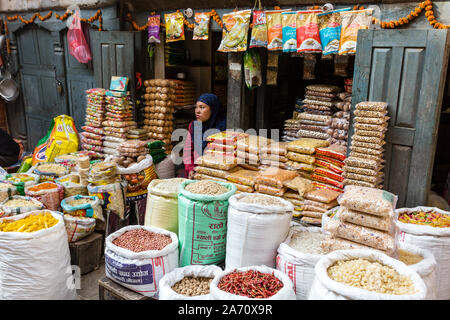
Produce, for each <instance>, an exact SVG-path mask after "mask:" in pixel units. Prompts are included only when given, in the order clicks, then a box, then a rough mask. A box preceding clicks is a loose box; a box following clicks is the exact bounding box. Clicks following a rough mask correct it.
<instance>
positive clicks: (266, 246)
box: [225, 193, 294, 269]
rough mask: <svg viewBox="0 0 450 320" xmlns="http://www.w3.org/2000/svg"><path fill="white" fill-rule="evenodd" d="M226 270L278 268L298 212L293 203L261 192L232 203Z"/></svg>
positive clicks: (244, 195) (242, 194) (239, 198)
mask: <svg viewBox="0 0 450 320" xmlns="http://www.w3.org/2000/svg"><path fill="white" fill-rule="evenodd" d="M229 203H230V207H229V210H228V222H227V227H228V230H227V242H226V258H225V268H226V269H230V268H240V267H248V266H255V265H266V266H268V267H271V268H273V267H275V264H276V256H277V249H278V246H279V245H280V243H281V242H283V241H284V240H285V239H286V236H287V235H288V233H289V227H290V224H291V220H292V214H293V212H294V206H293V204H292V203H291V202H289V201H287V200H284V199H282V198H280V197H275V196H270V195H266V194H261V193H240V194H237V195H234V196H232V197H231V198H230V200H229Z"/></svg>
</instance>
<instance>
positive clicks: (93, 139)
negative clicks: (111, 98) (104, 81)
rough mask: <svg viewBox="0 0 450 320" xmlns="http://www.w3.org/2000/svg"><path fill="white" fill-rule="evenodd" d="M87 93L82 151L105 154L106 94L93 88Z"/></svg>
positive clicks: (103, 90)
mask: <svg viewBox="0 0 450 320" xmlns="http://www.w3.org/2000/svg"><path fill="white" fill-rule="evenodd" d="M85 93H86V119H85V123H84V126H83V127H82V129H83V130H84V131H83V132H80V135H81V142H82V149H83V150H88V151H94V152H98V153H100V154H103V139H104V132H103V125H102V123H103V121H104V120H105V94H106V90H105V89H103V88H92V89H88V90H86V91H85Z"/></svg>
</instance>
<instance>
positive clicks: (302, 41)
mask: <svg viewBox="0 0 450 320" xmlns="http://www.w3.org/2000/svg"><path fill="white" fill-rule="evenodd" d="M321 12H322V11H321V10H309V11H297V52H309V53H313V52H322V45H321V44H320V34H319V20H318V17H317V15H318V14H319V13H321Z"/></svg>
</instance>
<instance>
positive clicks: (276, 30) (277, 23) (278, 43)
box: [266, 10, 289, 51]
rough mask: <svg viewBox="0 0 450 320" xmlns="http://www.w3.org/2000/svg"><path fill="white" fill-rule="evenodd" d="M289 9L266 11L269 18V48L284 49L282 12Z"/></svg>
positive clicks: (267, 18) (272, 49)
mask: <svg viewBox="0 0 450 320" xmlns="http://www.w3.org/2000/svg"><path fill="white" fill-rule="evenodd" d="M285 11H289V10H271V11H266V20H267V42H268V44H267V49H268V50H271V51H274V50H282V49H283V31H282V24H281V13H282V12H285Z"/></svg>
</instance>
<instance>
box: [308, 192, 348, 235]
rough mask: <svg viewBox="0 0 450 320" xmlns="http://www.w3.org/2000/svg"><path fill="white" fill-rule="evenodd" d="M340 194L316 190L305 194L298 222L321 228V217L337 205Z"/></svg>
mask: <svg viewBox="0 0 450 320" xmlns="http://www.w3.org/2000/svg"><path fill="white" fill-rule="evenodd" d="M340 194H341V193H340V192H337V191H333V190H330V189H317V190H314V191H310V192H307V193H305V195H304V198H305V200H304V201H303V210H302V211H301V219H300V221H301V222H304V223H308V224H312V225H315V226H321V225H322V215H323V214H324V213H325V212H327V211H328V210H330V209H332V208H334V207H336V206H337V205H338V202H337V198H338V196H339V195H340Z"/></svg>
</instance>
